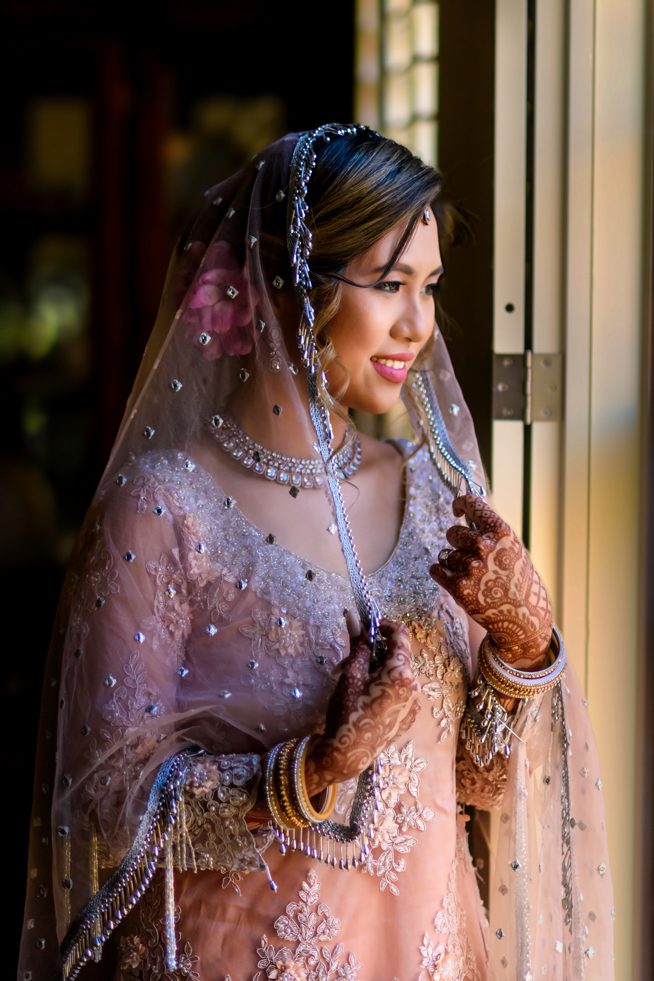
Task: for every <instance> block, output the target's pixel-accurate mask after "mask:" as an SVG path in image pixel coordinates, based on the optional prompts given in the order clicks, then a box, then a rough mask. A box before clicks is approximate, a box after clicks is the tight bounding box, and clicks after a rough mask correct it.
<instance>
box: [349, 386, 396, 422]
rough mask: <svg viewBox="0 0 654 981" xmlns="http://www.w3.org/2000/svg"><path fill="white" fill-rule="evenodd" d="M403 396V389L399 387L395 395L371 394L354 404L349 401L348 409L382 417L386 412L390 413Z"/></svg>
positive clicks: (355, 401)
mask: <svg viewBox="0 0 654 981" xmlns="http://www.w3.org/2000/svg"><path fill="white" fill-rule="evenodd" d="M401 394H402V389H401V388H399V387H398V389H397V392H396V394H395V395H390V394H385V395H377V396H374V395H373V394H372V393H370V392H369V393H367V395H366V396H365V397H362V398H360V399H356V400H352V402H350V401H349V400H347V403H348V404H347V408H348V409H356V410H358V411H360V412H368V413H370V415H373V416H381V415H383V414H384V413H385V412H390V410H391V409H394V408H395V406H396V405H397V403H398V402H399V401H400V397H401Z"/></svg>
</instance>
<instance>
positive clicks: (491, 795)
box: [456, 729, 509, 811]
mask: <svg viewBox="0 0 654 981" xmlns="http://www.w3.org/2000/svg"><path fill="white" fill-rule="evenodd" d="M508 768H509V760H508V759H507V758H506V757H505V756H502V755H500V754H499V753H496V754H495V756H494V757H493V759H492V761H491V763H490V765H489V766H487V767H480V766H477V764H476V763H475V761H474V760H473V759H472V756H471V755H470V753H469V751H468V749H467V748H466V744H465V739H464V738H463V736H462V732H461V729H459V739H458V742H457V747H456V793H457V801H459V803H461V804H471V805H472V806H473V807H476V808H478V809H479V810H482V811H491V810H495V809H496V808H498V807H499V806H500V805H501V803H502V801H503V799H504V793H505V791H506V786H507V779H508Z"/></svg>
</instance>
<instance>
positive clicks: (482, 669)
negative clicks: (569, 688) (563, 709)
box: [461, 627, 567, 766]
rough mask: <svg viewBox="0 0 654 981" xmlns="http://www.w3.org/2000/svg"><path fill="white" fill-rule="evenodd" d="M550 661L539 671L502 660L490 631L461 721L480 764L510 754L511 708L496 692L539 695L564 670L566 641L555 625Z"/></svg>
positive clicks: (484, 640)
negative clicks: (564, 641)
mask: <svg viewBox="0 0 654 981" xmlns="http://www.w3.org/2000/svg"><path fill="white" fill-rule="evenodd" d="M548 654H549V664H548V665H547V666H546V667H544V668H541V669H540V670H538V671H524V670H521V669H520V668H516V667H514V666H513V665H511V664H509V663H508V662H507V661H504V660H502V658H501V657H500V656H499V654H498V652H497V648H496V647H495V645H494V644H493V641H492V640H491V638H490V636H489V635H488V634H487V635H486V636H485V637H484V639H483V640H482V642H481V645H480V647H479V678H478V680H477V683H476V686H475V688H473V689H472V690H471V692H470V694H469V696H468V704H467V706H466V712H465V716H464V718H463V721H462V724H461V730H462V736H463V738H464V740H465V745H466V749H467V750H468V752H469V753H471V755H472V757H473V759H474V760H475V763H476V764H477V765H478V766H489V764H490V763H491V761H492V759H493V757H494V756H495V754H496V753H502V755H504V756H509V755H510V753H511V744H510V738H511V736H512V735H513V730H512V729H511V727H510V726H509V723H508V719H509V712H508V711H507V709H505V708H504V706H503V705H501V704H500V702H499V700H498V698H497V695H496V693H499V694H501V695H506V696H508V697H510V698H518V699H528V698H536V696H538V695H542V694H543V693H544V692H546V691H549V690H550V688H553V687H554V685H556V684H557V682H558V681H559V679H560V678H561V676H562V674H563V671H564V670H565V666H566V661H567V655H566V650H565V644H564V643H563V639H562V637H561V634H560V633H559V631H558V630H557V628H556V627H552V639H551V641H550V646H549V650H548Z"/></svg>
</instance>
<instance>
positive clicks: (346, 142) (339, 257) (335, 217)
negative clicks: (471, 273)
mask: <svg viewBox="0 0 654 981" xmlns="http://www.w3.org/2000/svg"><path fill="white" fill-rule="evenodd" d="M307 202H308V204H309V208H310V210H309V217H308V221H309V225H310V227H311V228H312V233H313V245H312V250H311V259H310V266H311V278H312V282H313V286H314V288H313V293H312V302H313V305H314V309H315V310H316V320H315V325H314V334H315V337H316V341H317V344H318V348H319V350H320V354H321V361H322V366H323V370H324V369H326V368H327V366H328V365H329V364H330V363H331V362H332V361H333V360H335V358H336V357H337V355H336V351H335V350H334V348H333V347H332V345H331V343H330V341H329V338H328V337H326V336H325V328H326V327H327V326H328V325H329V323H330V322H331V320H332V318H333V317H334V315H335V313H336V311H337V310H338V306H339V303H340V295H341V281H342V280H343V279H344V275H343V274H344V271H345V268H346V267H347V264H348V263H349V262H350V260H351V259H353V258H354V257H355V256H358V255H361V254H362V253H364V252H366V251H367V250H368V249H369V248H371V247H372V246H373V245H374V244H375V243H376V242H378V241H379V239H380V238H382V237H383V236H384V235H385V234H386V233H387V232H388V231H389V230H390V229H391V228H393V227H395V226H396V225H398V224H400V223H402V222H404V223H405V227H404V231H403V234H402V235H401V237H400V239H399V241H398V244H397V246H396V248H395V250H394V253H393V255H392V256H391V257H390V259H389V261H388V264H387V267H386V269H385V270H384V271H383V272H382V273H381V275H380V277H379V280H382V279H384V277H385V276H386V275H387V273H388V270H389V269H391V268H392V266H393V265H394V264H395V263H396V262H397V260H398V258H399V256H400V255H401V254H402V252H403V251H404V249H405V248H406V246H407V244H408V242H409V239H410V237H411V234H412V233H413V230H414V228H415V225H416V222H417V221H418V220H419V219H420V216H421V215H422V213H423V211H424V210H425V208H427V207H430V208H431V209H432V211H433V212H434V215H435V216H436V222H437V225H438V231H439V238H440V241H441V247H442V249H443V251H446V249H447V248H448V247H449V246H450V245H451V244H453V243H454V241H455V239H456V236H457V232H458V229H459V227H460V224H461V222H460V219H459V216H458V213H457V211H456V209H455V208H454V206H453V205H452V204H451V203H450V202H448V201H447V200H446V198H445V197H444V195H443V189H442V177H441V175H440V174H439V172H438V171H437V170H435V169H434V168H433V167H431V166H429V165H428V164H425V163H423V161H422V160H420V158H419V157H416V156H415V155H414V154H413V153H412V152H411V151H410V150H409V149H408V148H407V147H405V146H402V145H401V144H399V143H396V142H395V141H394V140H391V139H388V138H386V137H382V136H379V135H378V134H376V133H374V132H372V131H370V130H362V131H358V132H356V133H354V134H348V135H344V136H339V137H337V138H335V139H333V140H332V141H331V142H329V143H327V144H326V145H324V146H321V147H320V148H319V149H318V151H317V160H316V166H315V170H314V173H313V175H312V177H311V181H310V183H309V191H308V195H307ZM379 280H378V281H379ZM347 282H350V280H347ZM355 285H362V284H355ZM366 285H367V286H372V285H375V284H366ZM429 347H430V345H429V344H428V345H427V346H426V348H425V349H424V351H425V353H427V351H428V349H429ZM335 395H336V398H338V393H335ZM323 396H324V397H325V399H326V400H327V401H328V402H329V403H332V404H333V399H332V398H331V397H330V395H329V393H328V392H326V391H325V392H323Z"/></svg>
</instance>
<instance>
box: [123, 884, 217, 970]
mask: <svg viewBox="0 0 654 981" xmlns="http://www.w3.org/2000/svg"><path fill="white" fill-rule="evenodd" d="M138 909H139V914H138V924H139V926H138V931H137V932H135V933H129V934H127V935H125V936H122V937H120V939H119V941H118V967H119V971H120V973H119V974H118V975H117V978H119V979H120V981H180V979H182V978H184V979H186V981H200V972H199V970H198V967H199V957H198V955H197V954H194V953H193V948H192V946H191V944H190V943H189V942H188V940H184V938H183V937H182V934H181V932H180V931H179V930H176V931H175V932H176V937H177V970H176V971H169V970H168V969H167V967H166V944H165V926H164V914H163V882H162V880H161V878H160V874H159V873H157V877H156V878H155V880H154V882H153V883H152V885H151V887H150V889H148V891H147V893H146V894H145V896H144V897H143V899H142V900H141V902H140V903H139V904H138ZM181 915H182V910H181V907H180V906H176V907H175V923H176V924H177V923H178V922H179V919H180V917H181Z"/></svg>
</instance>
